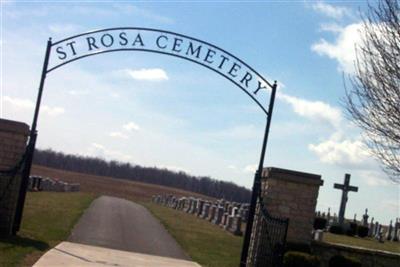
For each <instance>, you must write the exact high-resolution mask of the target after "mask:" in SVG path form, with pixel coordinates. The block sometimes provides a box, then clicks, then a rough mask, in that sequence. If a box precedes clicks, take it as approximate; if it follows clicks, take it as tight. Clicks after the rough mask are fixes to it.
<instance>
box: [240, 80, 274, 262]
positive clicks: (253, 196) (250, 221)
mask: <svg viewBox="0 0 400 267" xmlns="http://www.w3.org/2000/svg"><path fill="white" fill-rule="evenodd" d="M276 89H277V83H276V81H275V83H274V84H273V86H272V92H271V97H270V100H269V106H268V117H267V123H266V126H265V132H264V140H263V144H262V148H261V156H260V162H259V164H258V170H257V171H256V173H255V176H254V182H253V191H252V193H251V202H250V208H249V216H248V220H247V224H246V232H245V235H244V240H243V246H242V255H241V258H240V267H246V263H247V256H248V251H249V244H250V238H251V231H252V228H253V221H254V213H255V209H256V204H257V197H258V195H259V193H260V188H261V187H260V186H261V175H262V171H263V166H264V158H265V151H266V148H267V142H268V135H269V128H270V125H271V117H272V111H273V109H274V103H275V95H276Z"/></svg>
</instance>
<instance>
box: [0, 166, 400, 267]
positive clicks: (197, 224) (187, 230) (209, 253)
mask: <svg viewBox="0 0 400 267" xmlns="http://www.w3.org/2000/svg"><path fill="white" fill-rule="evenodd" d="M33 173H35V174H39V175H43V176H49V177H53V178H60V179H61V180H64V181H67V182H78V183H80V184H81V191H83V192H89V193H92V194H96V195H110V196H115V197H120V198H125V199H128V200H132V201H136V202H139V203H141V204H143V205H145V206H146V207H147V208H148V209H149V210H150V211H151V212H152V213H153V214H154V215H155V216H156V217H158V218H159V220H160V221H161V222H162V223H163V224H164V225H165V227H166V228H167V230H168V231H170V232H171V234H172V235H173V236H174V237H175V239H176V240H177V241H178V243H179V244H180V245H181V246H182V248H183V249H184V250H185V251H186V252H187V253H188V254H189V255H190V256H191V257H192V258H193V260H195V261H197V262H199V263H200V264H202V265H204V266H237V264H238V262H239V256H240V250H241V245H242V241H241V240H242V238H240V237H235V236H233V235H231V234H230V233H227V232H226V231H224V230H222V229H221V228H219V227H217V226H215V225H213V224H211V223H209V222H207V221H204V220H202V219H198V218H197V217H195V216H193V215H189V214H186V213H184V212H181V211H176V210H173V209H170V208H166V207H163V206H159V205H155V204H152V203H151V202H150V200H151V196H152V195H155V194H174V195H176V196H197V197H201V198H209V197H206V196H203V195H200V194H196V193H192V192H188V191H184V190H179V189H175V188H170V187H165V186H159V185H152V184H145V183H139V182H132V181H126V180H120V179H114V178H111V177H101V176H94V175H86V174H80V173H75V172H67V171H62V170H55V169H50V168H46V167H41V166H34V169H33ZM209 199H210V198H209ZM324 241H326V242H331V243H338V244H345V245H352V246H358V247H365V248H370V249H378V250H385V251H391V252H396V253H400V251H399V243H392V242H385V243H383V244H382V243H378V242H376V241H375V240H370V239H360V238H352V237H348V236H342V235H341V236H338V235H333V234H329V233H327V234H325V235H324ZM0 248H1V247H0Z"/></svg>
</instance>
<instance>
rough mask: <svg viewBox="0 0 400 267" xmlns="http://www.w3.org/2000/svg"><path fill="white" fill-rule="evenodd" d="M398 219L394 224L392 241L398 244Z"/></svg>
mask: <svg viewBox="0 0 400 267" xmlns="http://www.w3.org/2000/svg"><path fill="white" fill-rule="evenodd" d="M399 219H400V218H396V223H395V225H394V233H393V238H392V241H394V242H398V241H399V227H400V220H399Z"/></svg>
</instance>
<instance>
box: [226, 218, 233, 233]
mask: <svg viewBox="0 0 400 267" xmlns="http://www.w3.org/2000/svg"><path fill="white" fill-rule="evenodd" d="M232 225H233V216H232V215H228V218H227V221H226V223H225V226H224V229H225V230H229V229H231V228H232Z"/></svg>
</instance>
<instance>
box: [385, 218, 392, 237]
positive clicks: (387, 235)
mask: <svg viewBox="0 0 400 267" xmlns="http://www.w3.org/2000/svg"><path fill="white" fill-rule="evenodd" d="M392 231H393V221H392V220H390V224H389V228H388V230H387V232H386V240H392Z"/></svg>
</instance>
